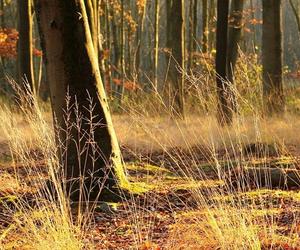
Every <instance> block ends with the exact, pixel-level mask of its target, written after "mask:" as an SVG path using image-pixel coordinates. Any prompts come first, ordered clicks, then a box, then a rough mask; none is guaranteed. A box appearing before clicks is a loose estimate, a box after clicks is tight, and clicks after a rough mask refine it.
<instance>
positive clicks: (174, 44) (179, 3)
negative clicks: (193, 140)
mask: <svg viewBox="0 0 300 250" xmlns="http://www.w3.org/2000/svg"><path fill="white" fill-rule="evenodd" d="M167 11H168V14H167V48H168V49H169V51H170V53H171V60H170V65H169V73H168V78H169V82H170V84H171V95H172V101H171V112H172V113H173V114H174V115H175V116H178V117H181V118H183V117H184V93H183V92H184V91H183V89H184V74H183V72H182V71H183V70H185V67H184V64H185V63H184V58H185V56H184V51H185V43H184V40H185V39H184V38H185V35H184V27H185V25H184V16H185V11H184V1H183V0H173V1H170V2H169V7H167Z"/></svg>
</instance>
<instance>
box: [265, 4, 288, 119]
mask: <svg viewBox="0 0 300 250" xmlns="http://www.w3.org/2000/svg"><path fill="white" fill-rule="evenodd" d="M262 3H263V34H262V65H263V96H264V107H265V113H266V114H268V115H272V114H280V113H283V112H284V106H285V101H284V93H283V84H282V27H281V0H263V2H262Z"/></svg>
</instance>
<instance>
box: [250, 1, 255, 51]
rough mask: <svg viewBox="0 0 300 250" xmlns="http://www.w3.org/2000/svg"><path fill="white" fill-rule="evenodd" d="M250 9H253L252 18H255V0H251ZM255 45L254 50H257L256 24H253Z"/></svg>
mask: <svg viewBox="0 0 300 250" xmlns="http://www.w3.org/2000/svg"><path fill="white" fill-rule="evenodd" d="M250 9H251V18H252V20H254V19H255V8H254V5H253V0H250ZM252 27H253V47H254V51H255V50H256V25H255V24H253V26H252Z"/></svg>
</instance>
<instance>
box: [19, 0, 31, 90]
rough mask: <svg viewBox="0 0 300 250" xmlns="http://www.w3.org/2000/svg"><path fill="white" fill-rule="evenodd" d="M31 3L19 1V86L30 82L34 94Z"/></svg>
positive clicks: (26, 0)
mask: <svg viewBox="0 0 300 250" xmlns="http://www.w3.org/2000/svg"><path fill="white" fill-rule="evenodd" d="M31 11H32V10H31V1H30V0H18V27H19V41H18V74H19V84H21V85H22V86H23V85H24V80H25V79H26V81H28V83H29V86H30V88H31V90H32V91H33V93H34V92H35V87H34V86H35V85H34V71H33V54H32V15H31Z"/></svg>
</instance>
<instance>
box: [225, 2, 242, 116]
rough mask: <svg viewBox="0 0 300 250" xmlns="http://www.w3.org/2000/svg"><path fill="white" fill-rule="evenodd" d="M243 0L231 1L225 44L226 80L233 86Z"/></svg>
mask: <svg viewBox="0 0 300 250" xmlns="http://www.w3.org/2000/svg"><path fill="white" fill-rule="evenodd" d="M243 5H244V1H243V0H232V1H231V11H230V12H231V13H230V19H229V20H230V21H229V31H228V45H227V74H228V82H229V84H231V85H232V86H234V82H233V78H234V69H235V65H236V61H237V58H238V49H239V41H240V39H241V33H242V27H243ZM232 109H233V110H234V111H237V103H236V98H235V95H234V93H233V92H232Z"/></svg>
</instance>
